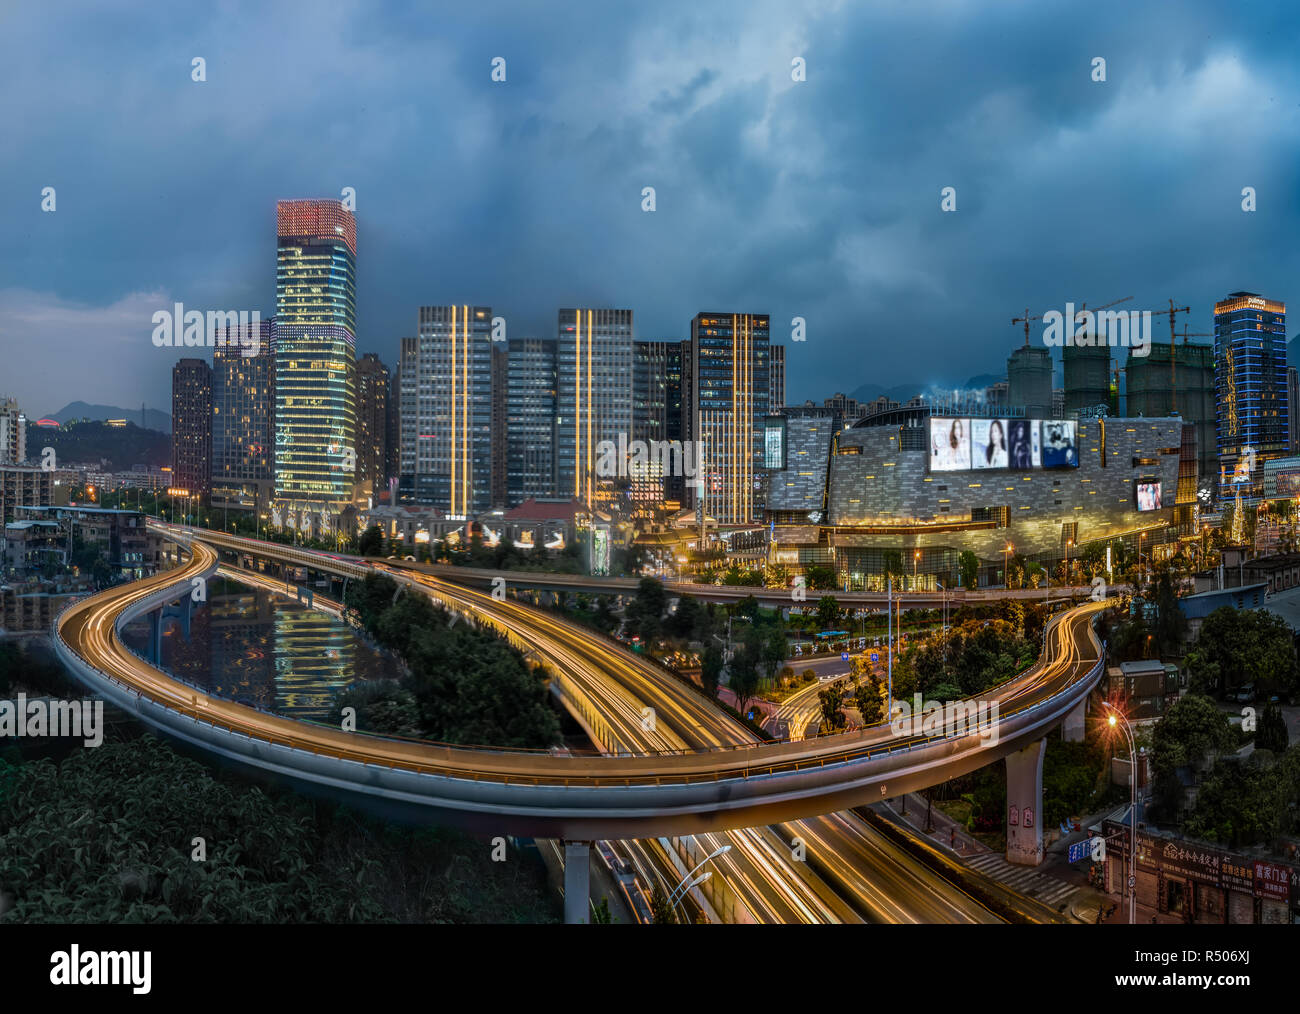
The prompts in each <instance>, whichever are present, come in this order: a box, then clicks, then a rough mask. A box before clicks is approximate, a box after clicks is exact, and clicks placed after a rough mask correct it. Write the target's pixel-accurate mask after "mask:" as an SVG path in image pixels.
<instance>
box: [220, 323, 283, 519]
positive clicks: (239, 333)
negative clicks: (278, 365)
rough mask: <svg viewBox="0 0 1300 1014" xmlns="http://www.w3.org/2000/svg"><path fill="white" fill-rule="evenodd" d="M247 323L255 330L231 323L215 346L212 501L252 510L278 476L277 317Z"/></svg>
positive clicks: (264, 500)
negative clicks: (274, 340) (252, 352)
mask: <svg viewBox="0 0 1300 1014" xmlns="http://www.w3.org/2000/svg"><path fill="white" fill-rule="evenodd" d="M246 327H247V329H249V330H251V331H253V332H254V333H251V334H246V333H245V326H236V327H228V328H227V329H226V331H225V333H224V334H223V335H221V336H220V338H222V339H224V344H222V341H220V340H219V341H218V343H217V345H216V347H215V348H213V350H212V502H213V505H214V506H225V507H234V508H240V509H249V510H252V509H261V508H263V507H265V506H267V504H268V503H269V501H270V499H271V493H272V487H273V485H274V480H275V476H274V468H275V455H274V441H275V386H274V377H275V370H274V356H275V352H274V349H273V348H272V329H273V327H274V321H259V322H258V323H257V324H249V325H247V326H246ZM254 338H255V339H256V344H255V345H252V342H251V339H254ZM250 346H251V347H252V348H253V349H254V350H255V351H256V354H255V355H251V356H250V355H247V354H246V353H247V352H248V351H249V347H250Z"/></svg>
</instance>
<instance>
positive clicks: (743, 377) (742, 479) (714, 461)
mask: <svg viewBox="0 0 1300 1014" xmlns="http://www.w3.org/2000/svg"><path fill="white" fill-rule="evenodd" d="M769 328H770V323H769V319H768V316H767V314H750V313H738V314H737V313H700V314H696V316H695V319H694V320H692V321H691V353H690V359H691V385H690V389H691V399H692V400H691V403H690V405H689V407H688V410H687V417H688V426H689V428H690V433H691V439H692V440H694V441H695V442H696V446H697V447H698V446H699V445H700V444H701V443H702V444H703V449H702V450H701V451H700V452H699V453H701V454H702V458H703V469H702V474H701V479H702V482H701V483H700V488H701V490H702V492H703V498H704V504H703V506H704V514H705V516H706V517H709V516H711V517H713V518H714V519H716V520H717V522H718V524H719V525H744V524H750V523H752V522H754V521H756V520H759V519H761V517H762V503H761V502H760V501H761V497H760V496H759V495H758V493H759V490H760V487H761V482H760V479H761V475H760V471H759V469H760V468H761V466H762V463H763V418H764V417H765V416H766V415H768V397H769V394H770V387H769V384H770V380H769V372H770V371H769V365H770V361H771V360H770V350H769V342H768V337H769Z"/></svg>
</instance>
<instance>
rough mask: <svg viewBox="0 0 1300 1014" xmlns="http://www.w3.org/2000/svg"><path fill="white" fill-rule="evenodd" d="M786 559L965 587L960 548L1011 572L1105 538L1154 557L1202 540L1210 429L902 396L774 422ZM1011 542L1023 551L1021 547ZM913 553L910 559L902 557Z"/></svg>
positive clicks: (771, 485)
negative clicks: (1201, 477) (936, 410)
mask: <svg viewBox="0 0 1300 1014" xmlns="http://www.w3.org/2000/svg"><path fill="white" fill-rule="evenodd" d="M764 438H765V443H764V448H765V462H764V463H765V465H766V466H767V468H768V469H769V473H768V488H767V493H766V520H767V522H768V524H769V526H770V528H769V530H770V533H771V549H770V562H772V563H780V564H784V565H785V566H786V567H787V568H789V569H790V570H791V572H792V573H799V572H802V571H804V570H806V569H807V568H808V567H809V566H812V565H814V564H822V565H828V566H831V567H833V568H834V569H835V570H836V572H837V574H838V576H839V580H840V583H841V585H842V586H844V587H847V588H850V589H854V588H875V587H880V586H882V584H883V575H884V572H885V566H886V563H887V562H889V559H890V558H891V556H892V559H893V562H894V564H895V569H896V570H897V569H898V562H899V556H901V561H902V570H903V571H904V574H905V578H904V583H905V584H906V585H907V586H908V587H911V586H912V584H913V576H912V575H913V573H915V574H916V584H917V586H919V587H928V588H933V587H935V585H936V584H941V585H943V586H944V587H956V586H957V580H958V579H957V575H958V572H959V566H958V559H959V556H960V554H961V553H963V552H964V551H967V550H969V551H970V552H972V553H974V554H975V556H976V557H977V558H978V559H979V563H980V572H979V581H980V584H1001V583H1002V582H1003V580H1004V577H1003V568H1004V565H1005V563H1006V561H1007V560H1008V558H1009V557H1012V556H1021V557H1024V558H1025V559H1027V560H1033V561H1036V562H1038V563H1040V564H1042V565H1044V566H1048V567H1056V566H1058V565H1059V564H1060V563H1061V561H1062V559H1063V558H1064V557H1066V556H1067V555H1068V556H1069V558H1071V559H1078V558H1079V557H1080V556H1081V555H1082V554H1083V553H1084V552H1086V551H1087V550H1088V547H1089V546H1090V545H1092V544H1097V545H1098V546H1100V547H1102V548H1104V547H1106V546H1111V547H1113V546H1114V545H1115V544H1116V543H1118V542H1120V541H1123V542H1125V543H1127V544H1128V545H1129V546H1130V547H1131V548H1132V549H1134V550H1137V551H1139V552H1141V554H1142V555H1143V556H1144V557H1146V556H1148V555H1150V556H1153V557H1154V558H1156V559H1160V558H1161V557H1163V556H1167V555H1172V553H1173V552H1174V550H1175V549H1176V543H1177V540H1178V539H1179V538H1180V537H1181V538H1185V539H1192V538H1194V537H1195V535H1196V532H1197V528H1196V488H1197V486H1196V480H1197V475H1196V430H1195V427H1194V426H1193V425H1190V424H1186V423H1184V421H1183V420H1181V419H1179V418H1165V419H1151V418H1134V419H1126V418H1080V419H1025V418H1015V417H1004V418H977V417H965V416H938V415H933V414H931V412H930V410H929V409H928V408H924V407H922V408H916V407H909V408H902V409H900V410H898V411H897V412H888V413H882V414H880V415H877V416H874V417H870V418H867V419H864V420H862V421H860V422H859V423H857V424H856V425H854V426H852V427H851V428H848V429H844V428H841V426H840V422H839V419H838V417H837V416H835V415H834V414H833V413H832V412H830V411H827V410H822V409H814V408H806V409H790V410H787V411H786V412H785V413H784V414H783V415H782V416H780V417H776V416H774V417H771V418H769V419H768V420H767V422H766V426H765V432H764ZM1009 547H1010V548H1009ZM895 554H897V555H895Z"/></svg>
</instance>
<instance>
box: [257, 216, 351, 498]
mask: <svg viewBox="0 0 1300 1014" xmlns="http://www.w3.org/2000/svg"><path fill="white" fill-rule="evenodd" d="M276 225H277V229H276V232H277V254H276V271H275V300H276V327H275V445H276V447H275V488H276V497H277V499H279V500H280V501H282V502H284V503H286V504H288V505H291V506H292V505H298V504H301V505H303V506H309V507H316V508H319V507H321V506H325V505H330V506H336V507H341V506H345V505H347V504H349V503H351V501H352V491H353V483H354V476H355V462H356V449H355V446H354V440H355V433H356V376H355V359H356V329H357V321H356V260H357V223H356V217H355V216H354V215H353V214H352V212H351V211H348V210H347V209H346V208H344V207H343V203H342V202H341V201H333V200H323V201H322V200H303V201H280V202H279V203H278V204H277V206H276Z"/></svg>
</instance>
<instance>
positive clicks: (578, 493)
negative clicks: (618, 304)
mask: <svg viewBox="0 0 1300 1014" xmlns="http://www.w3.org/2000/svg"><path fill="white" fill-rule="evenodd" d="M632 360H633V351H632V311H631V310H609V309H605V310H600V309H564V310H561V311H560V313H559V324H558V334H557V348H556V371H557V373H556V422H555V428H556V462H555V468H556V482H557V484H558V489H557V493H558V494H559V495H560V496H572V497H574V498H576V499H578V500H581V501H582V502H583V503H584V504H588V505H590V504H592V503H595V502H598V501H604V500H609V499H612V498H613V496H614V495H615V492H616V490H617V488H619V487H620V486H623V485H625V484H626V479H625V478H624V477H620V476H602V475H599V474H597V473H598V471H599V469H598V463H599V459H600V451H599V448H600V445H601V444H602V443H603V442H604V441H612V442H613V443H614V445H615V446H620V445H619V438H620V436H621V437H622V439H623V441H624V443H623V445H622V446H626V442H627V441H628V440H630V439H631V433H632Z"/></svg>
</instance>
